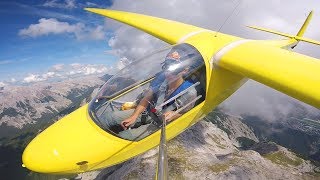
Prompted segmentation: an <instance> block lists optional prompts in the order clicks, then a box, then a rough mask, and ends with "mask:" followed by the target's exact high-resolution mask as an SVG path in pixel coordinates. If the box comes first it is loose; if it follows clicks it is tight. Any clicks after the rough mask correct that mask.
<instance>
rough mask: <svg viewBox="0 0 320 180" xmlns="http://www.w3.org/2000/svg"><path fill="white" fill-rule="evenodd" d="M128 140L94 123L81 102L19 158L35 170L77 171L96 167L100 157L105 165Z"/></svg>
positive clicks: (51, 171) (36, 139) (110, 162)
mask: <svg viewBox="0 0 320 180" xmlns="http://www.w3.org/2000/svg"><path fill="white" fill-rule="evenodd" d="M128 143H130V142H128V141H126V140H122V139H119V138H117V137H115V136H112V135H110V134H108V133H106V132H105V131H103V130H101V129H100V128H99V127H98V126H96V125H95V124H94V122H93V121H92V120H91V118H90V116H89V114H88V105H85V106H82V107H80V108H79V109H77V110H76V111H74V112H72V113H71V114H69V115H67V116H65V117H64V118H62V119H60V120H59V121H57V122H56V123H54V124H53V125H51V126H50V127H49V128H47V129H46V130H44V131H43V132H41V133H40V134H39V135H37V137H36V138H34V139H33V140H32V141H31V142H30V144H29V145H28V146H27V147H26V149H25V151H24V152H23V155H22V161H23V164H24V165H25V166H26V167H27V168H28V169H30V170H32V171H36V172H41V173H58V174H59V173H78V172H83V171H84V170H85V169H84V168H93V167H94V168H96V167H98V166H96V164H98V165H100V164H101V161H103V163H104V164H105V165H111V164H115V163H117V162H118V160H117V159H115V160H112V159H113V158H110V157H112V156H113V155H114V154H116V153H119V150H121V149H123V148H124V147H126V146H127V145H128ZM106 159H108V160H106ZM109 159H110V160H109Z"/></svg>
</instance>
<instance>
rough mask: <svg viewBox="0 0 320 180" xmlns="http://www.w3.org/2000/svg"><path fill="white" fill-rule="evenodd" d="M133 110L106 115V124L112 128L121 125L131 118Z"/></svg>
mask: <svg viewBox="0 0 320 180" xmlns="http://www.w3.org/2000/svg"><path fill="white" fill-rule="evenodd" d="M133 111H134V110H133V109H130V110H125V111H113V112H110V113H106V124H107V125H108V126H109V127H110V126H115V125H120V123H121V122H122V121H123V120H124V119H126V118H128V117H130V116H131V114H132V113H133Z"/></svg>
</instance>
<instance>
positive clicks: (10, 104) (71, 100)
mask: <svg viewBox="0 0 320 180" xmlns="http://www.w3.org/2000/svg"><path fill="white" fill-rule="evenodd" d="M103 83H104V81H103V80H101V79H100V78H98V77H95V76H87V77H80V78H75V79H67V80H64V81H62V82H55V83H37V84H33V85H31V86H7V87H5V88H3V89H2V90H1V91H0V99H1V101H0V125H6V126H11V127H14V128H18V129H21V128H23V127H24V126H26V125H27V124H34V123H36V122H37V121H38V120H39V119H44V118H46V119H50V118H52V117H55V116H57V115H59V113H61V111H64V110H65V109H67V108H72V107H73V106H76V105H79V104H80V103H81V101H82V100H83V99H84V98H86V97H87V96H89V95H90V94H91V93H92V91H93V90H94V89H96V88H98V87H100V86H101V85H102V84H103Z"/></svg>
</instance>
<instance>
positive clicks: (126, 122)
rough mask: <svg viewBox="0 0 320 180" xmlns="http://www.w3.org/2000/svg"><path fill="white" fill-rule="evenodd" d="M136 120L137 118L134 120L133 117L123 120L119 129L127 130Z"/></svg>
mask: <svg viewBox="0 0 320 180" xmlns="http://www.w3.org/2000/svg"><path fill="white" fill-rule="evenodd" d="M136 119H137V118H134V117H132V116H130V117H129V118H127V119H125V120H123V121H122V122H121V124H120V125H121V127H122V128H123V129H124V130H126V129H128V128H129V126H130V125H131V124H133V123H134V122H136Z"/></svg>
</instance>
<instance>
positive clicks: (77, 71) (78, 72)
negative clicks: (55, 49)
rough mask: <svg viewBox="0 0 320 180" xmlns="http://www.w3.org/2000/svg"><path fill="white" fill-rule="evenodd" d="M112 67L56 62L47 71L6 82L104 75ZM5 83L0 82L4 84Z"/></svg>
mask: <svg viewBox="0 0 320 180" xmlns="http://www.w3.org/2000/svg"><path fill="white" fill-rule="evenodd" d="M112 71H113V70H112V68H107V67H106V66H104V65H99V64H79V63H73V64H69V65H64V64H56V65H54V66H52V67H51V68H50V69H49V70H48V71H47V72H44V73H43V74H34V73H30V74H28V75H27V76H26V77H25V78H23V79H22V80H20V81H17V80H16V79H14V80H11V82H8V83H20V82H22V83H26V84H28V83H35V82H41V81H48V80H52V81H54V80H58V79H64V78H70V77H75V76H88V75H97V76H99V75H104V74H106V73H110V72H112ZM5 85H6V84H4V83H3V84H2V86H5Z"/></svg>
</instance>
